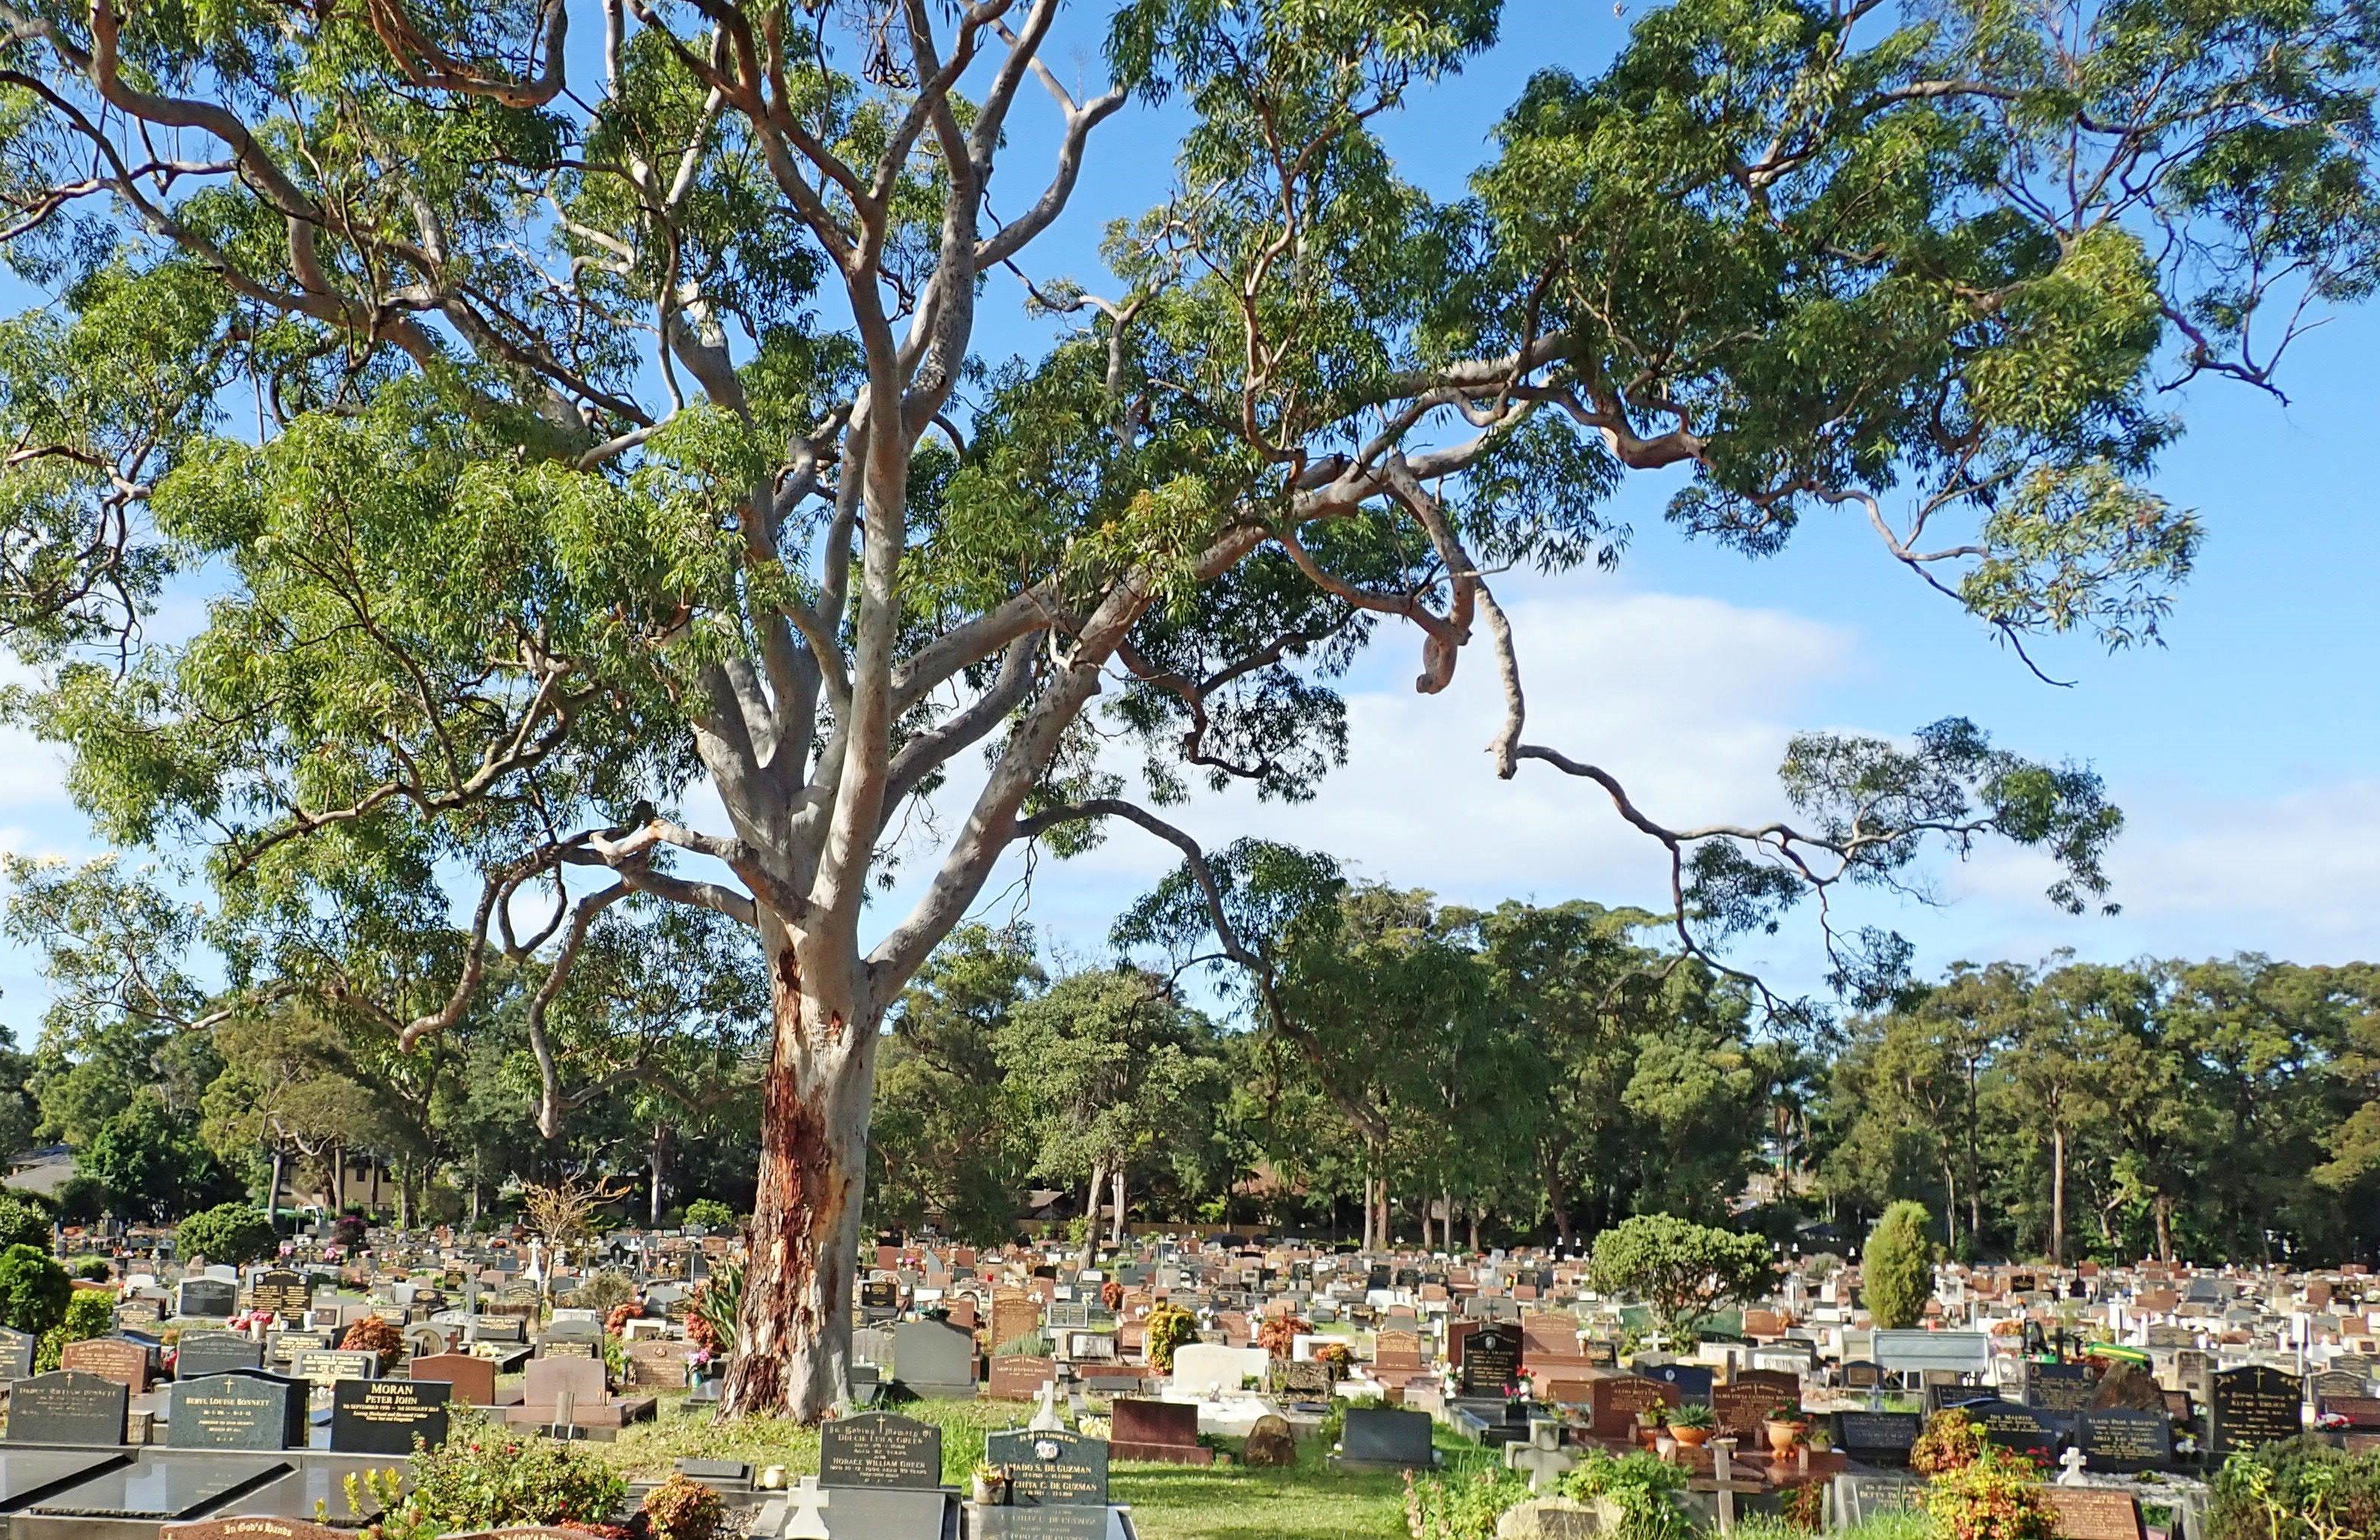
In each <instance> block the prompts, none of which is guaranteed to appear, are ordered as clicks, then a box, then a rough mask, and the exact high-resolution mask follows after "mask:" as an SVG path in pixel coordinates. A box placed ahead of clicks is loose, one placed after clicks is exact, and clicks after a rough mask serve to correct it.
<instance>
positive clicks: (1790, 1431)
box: [1767, 1401, 1810, 1460]
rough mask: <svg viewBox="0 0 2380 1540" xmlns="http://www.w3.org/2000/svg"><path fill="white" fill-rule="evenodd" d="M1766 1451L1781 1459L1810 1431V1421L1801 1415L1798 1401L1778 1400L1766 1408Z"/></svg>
mask: <svg viewBox="0 0 2380 1540" xmlns="http://www.w3.org/2000/svg"><path fill="white" fill-rule="evenodd" d="M1767 1431H1768V1452H1769V1453H1770V1454H1773V1455H1775V1456H1776V1457H1777V1458H1778V1459H1779V1460H1782V1459H1784V1458H1785V1457H1786V1456H1787V1455H1790V1454H1791V1453H1792V1452H1793V1446H1794V1445H1796V1444H1798V1443H1800V1442H1801V1441H1802V1436H1803V1434H1805V1433H1807V1432H1809V1431H1810V1421H1809V1419H1808V1418H1806V1417H1804V1416H1803V1415H1802V1406H1801V1403H1800V1402H1799V1401H1779V1403H1778V1404H1777V1405H1775V1406H1772V1407H1770V1408H1769V1409H1768V1426H1767Z"/></svg>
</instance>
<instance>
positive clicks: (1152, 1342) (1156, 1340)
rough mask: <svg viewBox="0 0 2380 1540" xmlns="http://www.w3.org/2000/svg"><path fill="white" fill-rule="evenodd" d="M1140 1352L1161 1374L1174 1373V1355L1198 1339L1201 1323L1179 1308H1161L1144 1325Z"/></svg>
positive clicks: (1176, 1306)
mask: <svg viewBox="0 0 2380 1540" xmlns="http://www.w3.org/2000/svg"><path fill="white" fill-rule="evenodd" d="M1141 1332H1142V1336H1141V1348H1142V1351H1143V1352H1145V1353H1146V1354H1147V1357H1148V1362H1149V1366H1150V1367H1152V1368H1154V1369H1156V1370H1157V1371H1158V1372H1159V1373H1160V1374H1169V1375H1170V1374H1172V1372H1173V1352H1174V1350H1175V1349H1176V1348H1179V1347H1180V1346H1182V1344H1183V1343H1184V1342H1193V1341H1196V1340H1197V1338H1198V1319H1197V1317H1196V1316H1193V1315H1191V1314H1190V1312H1188V1311H1187V1310H1184V1309H1183V1308H1182V1307H1181V1306H1180V1305H1178V1304H1160V1305H1158V1306H1157V1307H1156V1308H1154V1309H1152V1310H1151V1311H1149V1313H1148V1319H1147V1321H1145V1322H1143V1323H1142V1325H1141Z"/></svg>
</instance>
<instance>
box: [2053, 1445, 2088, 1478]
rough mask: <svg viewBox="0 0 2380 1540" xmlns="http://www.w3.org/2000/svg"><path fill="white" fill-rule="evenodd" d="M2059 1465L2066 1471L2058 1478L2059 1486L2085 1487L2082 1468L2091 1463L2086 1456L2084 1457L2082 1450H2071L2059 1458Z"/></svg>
mask: <svg viewBox="0 0 2380 1540" xmlns="http://www.w3.org/2000/svg"><path fill="white" fill-rule="evenodd" d="M2089 1463H2090V1461H2089V1459H2088V1458H2087V1457H2086V1456H2084V1454H2083V1451H2082V1450H2081V1449H2068V1450H2067V1451H2066V1452H2065V1453H2064V1454H2061V1455H2059V1456H2058V1464H2059V1465H2060V1466H2062V1467H2064V1469H2065V1473H2064V1474H2063V1475H2061V1476H2059V1477H2058V1485H2060V1486H2080V1485H2083V1466H2085V1465H2087V1464H2089Z"/></svg>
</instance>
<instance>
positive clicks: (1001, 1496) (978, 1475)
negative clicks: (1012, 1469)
mask: <svg viewBox="0 0 2380 1540" xmlns="http://www.w3.org/2000/svg"><path fill="white" fill-rule="evenodd" d="M971 1485H973V1486H974V1488H975V1500H976V1502H977V1506H979V1507H984V1508H1004V1507H1006V1506H1007V1504H1008V1485H1009V1474H1008V1467H1007V1466H1005V1465H991V1464H984V1463H978V1464H977V1466H976V1468H975V1476H974V1479H973V1481H972V1482H971Z"/></svg>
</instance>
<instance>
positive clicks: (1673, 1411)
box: [1667, 1401, 1718, 1449]
mask: <svg viewBox="0 0 2380 1540" xmlns="http://www.w3.org/2000/svg"><path fill="white" fill-rule="evenodd" d="M1667 1421H1668V1423H1669V1426H1670V1434H1671V1435H1672V1436H1673V1437H1676V1439H1677V1440H1678V1442H1679V1443H1681V1444H1683V1445H1685V1446H1686V1448H1688V1449H1701V1448H1702V1447H1703V1441H1704V1440H1705V1439H1706V1438H1708V1437H1710V1436H1711V1433H1712V1431H1713V1430H1714V1429H1715V1428H1717V1427H1718V1418H1717V1417H1714V1416H1712V1415H1711V1409H1710V1408H1709V1407H1707V1406H1705V1405H1703V1404H1702V1403H1701V1402H1699V1401H1688V1402H1687V1403H1686V1404H1685V1405H1683V1406H1673V1407H1671V1408H1670V1414H1669V1417H1668V1419H1667Z"/></svg>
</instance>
